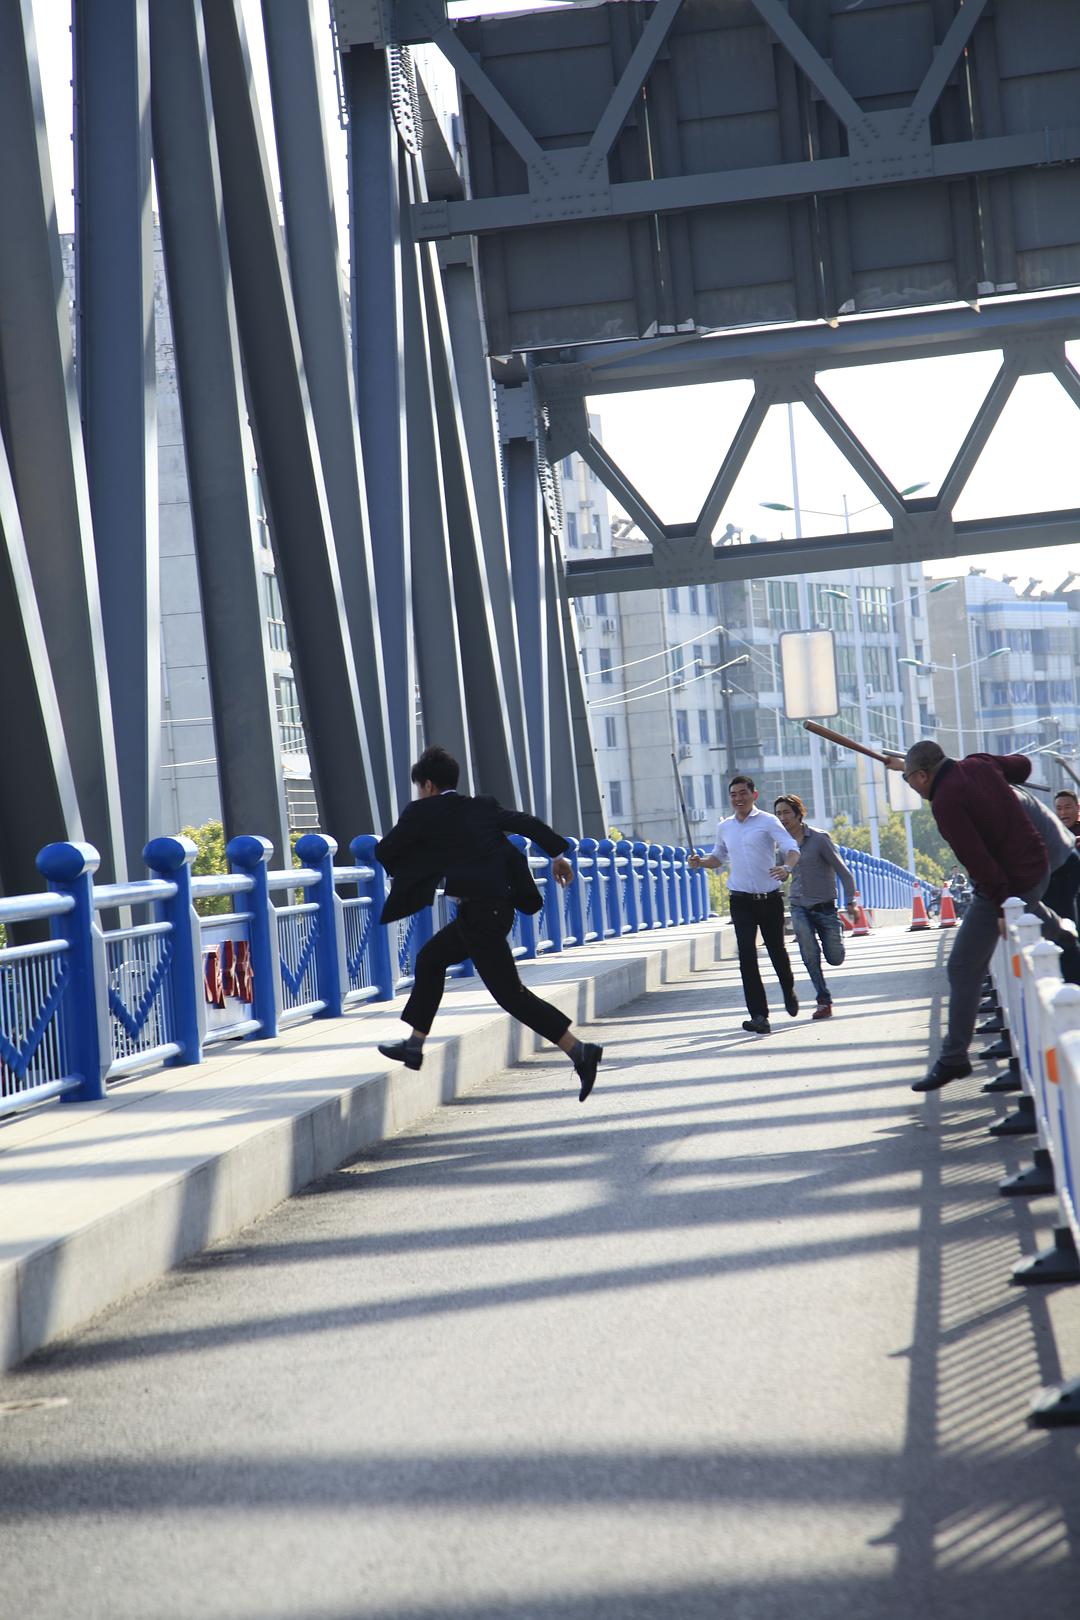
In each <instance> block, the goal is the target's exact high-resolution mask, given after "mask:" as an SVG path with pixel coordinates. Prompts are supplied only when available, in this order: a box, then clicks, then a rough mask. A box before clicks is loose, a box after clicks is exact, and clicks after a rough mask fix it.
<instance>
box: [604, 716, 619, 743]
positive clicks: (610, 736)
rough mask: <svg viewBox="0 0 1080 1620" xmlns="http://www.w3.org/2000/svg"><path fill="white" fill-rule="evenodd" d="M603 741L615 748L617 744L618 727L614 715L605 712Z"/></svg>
mask: <svg viewBox="0 0 1080 1620" xmlns="http://www.w3.org/2000/svg"><path fill="white" fill-rule="evenodd" d="M604 742H605V743H606V744H607V746H608V747H609V748H617V747H618V746H619V734H618V729H617V725H616V721H615V717H614V715H611V714H605V716H604Z"/></svg>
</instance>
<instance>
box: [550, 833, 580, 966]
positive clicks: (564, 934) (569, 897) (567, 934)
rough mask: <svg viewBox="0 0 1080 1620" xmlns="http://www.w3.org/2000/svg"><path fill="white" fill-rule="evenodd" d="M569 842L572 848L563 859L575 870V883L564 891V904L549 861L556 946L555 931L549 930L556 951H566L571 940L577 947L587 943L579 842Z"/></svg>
mask: <svg viewBox="0 0 1080 1620" xmlns="http://www.w3.org/2000/svg"><path fill="white" fill-rule="evenodd" d="M567 842H568V843H569V845H570V848H569V849H567V850H564V851H563V859H564V860H567V861H569V862H570V865H571V866H572V867H573V869H574V877H573V881H572V882H570V883H569V884H567V886H566V888H565V889H564V890H563V895H564V900H563V901H562V902H560V899H559V885H558V884H557V883H556V881H555V877H554V874H553V872H552V870H551V862H550V861H548V863H547V881H548V894H549V895H550V896H551V902H550V903H551V912H550V915H551V916H553V917H554V918H555V919H556V923H557V926H558V929H559V941H558V944H555V942H554V941H555V936H554V933H553V931H552V930H551V929H550V928H549V930H548V932H549V933H550V934H551V938H552V947H551V948H552V950H555V951H563V950H566V949H567V948H568V945H569V941H570V939H573V942H574V944H575V945H584V943H585V907H584V905H583V904H582V900H581V872H580V870H579V868H578V841H577V839H576V838H570V839H568V840H567ZM563 904H565V907H566V911H565V917H566V925H567V926H566V929H565V930H564V928H563V916H564V912H563Z"/></svg>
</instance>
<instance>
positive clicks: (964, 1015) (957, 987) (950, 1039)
mask: <svg viewBox="0 0 1080 1620" xmlns="http://www.w3.org/2000/svg"><path fill="white" fill-rule="evenodd" d="M1049 881H1050V874H1049V872H1048V873H1046V875H1045V876H1044V877H1043V878H1042V879H1041V881H1040V882H1038V883H1037V884H1036V885H1035V887H1034V888H1033V889H1029V890H1028V892H1027V893H1026V894H1022V895H1020V896H1019V898H1020V899H1021V900H1023V901H1024V902H1025V908H1026V909H1027V910H1028V911H1030V912H1031V913H1032V914H1033V915H1034V916H1036V917H1038V918H1039V919H1040V921H1041V922H1042V923H1043V925H1044V926H1043V932H1044V933H1046V932H1047V931H1048V928H1047V925H1049V930H1051V931H1056V929H1057V927H1058V926H1059V924H1060V920H1059V918H1058V917H1057V916H1056V915H1055V913H1054V912H1052V911H1050V910H1049V909H1048V908H1047V907H1046V906H1044V905H1040V904H1039V902H1040V900H1041V898H1042V896H1043V894H1044V893H1045V892H1046V885H1047V884H1048V883H1049ZM998 938H999V935H998V908H997V906H996V905H995V904H994V902H993V901H992V900H988V899H987V898H986V896H985V895H984V894H976V895H975V896H974V898H973V899H972V902H971V904H970V906H969V907H968V909H967V911H966V912H965V913H964V920H963V922H962V923H961V924H960V926H959V928H958V929H957V930H956V938H955V939H954V940H953V948H952V950H951V951H950V952H949V966H948V975H949V1021H948V1025H947V1028H946V1031H945V1039H944V1041H943V1042H942V1045H941V1052H940V1053H939V1056H940V1057H941V1058H942V1060H943V1061H944V1062H945V1063H960V1062H962V1061H963V1059H964V1058H966V1057H967V1054H968V1047H969V1046H970V1045H971V1037H972V1035H973V1034H974V1033H975V1019H976V1017H977V1016H978V1011H979V996H980V993H981V990H982V982H983V978H984V976H985V974H986V970H987V968H988V967H989V966H990V960H991V958H992V957H993V954H994V947H995V946H996V945H997V942H998Z"/></svg>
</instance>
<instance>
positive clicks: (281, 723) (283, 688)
mask: <svg viewBox="0 0 1080 1620" xmlns="http://www.w3.org/2000/svg"><path fill="white" fill-rule="evenodd" d="M274 700H275V702H276V704H277V717H278V727H279V729H280V733H281V751H282V753H284V754H304V753H306V752H307V739H306V737H305V736H304V726H303V721H302V720H301V718H300V699H299V698H298V697H297V694H296V682H295V681H294V680H293V678H292V676H291V675H275V676H274Z"/></svg>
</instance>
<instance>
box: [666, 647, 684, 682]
mask: <svg viewBox="0 0 1080 1620" xmlns="http://www.w3.org/2000/svg"><path fill="white" fill-rule="evenodd" d="M668 657H669V658H670V659H671V673H672V674H673V675H681V674H682V667H683V649H682V648H681V647H670V648H669V649H668Z"/></svg>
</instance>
